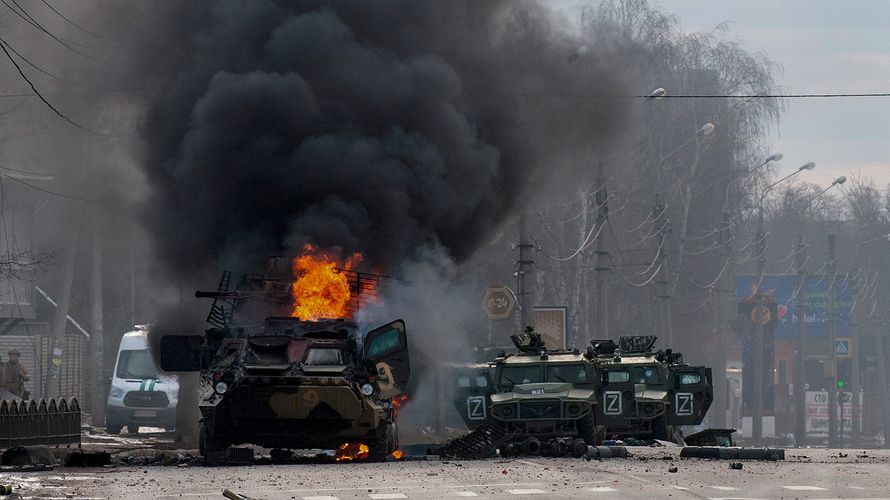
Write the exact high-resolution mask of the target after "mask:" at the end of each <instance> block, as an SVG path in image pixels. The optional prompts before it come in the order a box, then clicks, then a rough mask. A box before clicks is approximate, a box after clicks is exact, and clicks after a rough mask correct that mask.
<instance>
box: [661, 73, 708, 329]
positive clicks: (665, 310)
mask: <svg viewBox="0 0 890 500" xmlns="http://www.w3.org/2000/svg"><path fill="white" fill-rule="evenodd" d="M658 90H659V89H656V92H657V91H658ZM714 128H715V127H714V124H713V123H711V122H708V123H705V124H704V125H702V126H701V127H700V128H699V129H698V130H696V131H695V134H693V135H692V137H690V138H689V139H686V140H685V141H683V142H682V143H681V144H680V145H679V146H677V147H676V148H674V149H673V151H671V152H670V153H668V154H666V155H664V156H662V157H661V159H660V160H658V163H657V164H656V166H655V205H654V206H653V207H652V221H653V223H654V224H658V252H657V254H656V256H655V259H656V261H657V262H658V268H657V269H658V270H657V271H656V272H657V273H658V274H660V275H661V276H660V277H659V279H658V280H657V281H656V284H657V285H658V286H659V291H658V292H657V295H656V299H659V301H660V302H661V306H660V307H659V309H660V311H661V313H660V314H659V318H660V322H661V326H662V328H664V332H665V345H667V346H671V344H672V343H673V339H674V334H673V319H672V318H671V302H670V299H671V293H670V274H669V273H668V270H667V252H666V251H665V238H666V234H667V227H668V223H667V221H666V220H663V219H664V215H665V214H664V211H665V204H664V196H663V194H662V192H661V168H662V166H664V162H665V161H666V160H667V159H668V158H670V157H671V156H673V155H674V154H676V153H677V152H678V151H680V150H681V149H683V148H684V147H685V146H686V145H687V144H689V143H690V142H692V141H695V140H698V139H699V138H701V137H707V136H709V135H711V134H712V133H714Z"/></svg>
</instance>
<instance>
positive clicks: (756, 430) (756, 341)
mask: <svg viewBox="0 0 890 500" xmlns="http://www.w3.org/2000/svg"><path fill="white" fill-rule="evenodd" d="M815 167H816V164H815V163H813V162H809V163H806V164H804V165H801V166H800V167H799V168H798V169H797V170H795V171H794V172H791V173H790V174H788V175H786V176H785V177H782V178H781V179H779V180H777V181H776V182H773V183H772V184H770V185H768V186H767V187H766V188H764V190H763V191H762V192H761V193H760V199H759V201H758V212H757V253H758V257H757V281H756V283H755V287H754V313H753V317H752V319H753V320H754V335H753V337H752V339H751V344H752V346H751V347H752V349H751V353H752V356H751V357H752V360H751V364H752V365H754V366H753V369H754V402H753V403H754V404H753V406H754V408H753V411H752V414H753V415H752V419H751V420H752V422H751V437H752V439H753V440H754V444H760V441H761V439H763V388H764V382H763V376H764V372H765V371H766V370H765V369H764V364H763V325H764V318H765V317H764V314H763V307H764V306H763V294H761V293H760V286H761V285H762V283H763V273H764V267H766V256H765V254H766V233H765V232H764V230H763V200H764V198H766V195H767V193H769V192H770V190H771V189H772V188H774V187H775V186H777V185H778V184H780V183H782V182H785V181H786V180H788V179H790V178H792V177H794V176H795V175H797V174H799V173H801V172H803V171H805V170H812V169H814V168H815Z"/></svg>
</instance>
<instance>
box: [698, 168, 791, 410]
mask: <svg viewBox="0 0 890 500" xmlns="http://www.w3.org/2000/svg"><path fill="white" fill-rule="evenodd" d="M782 158H784V155H783V154H782V153H775V154H772V155H770V156H768V157H767V158H766V159H765V160H763V161H762V162H760V163H758V164H757V165H755V166H753V167H750V168H747V169H745V170H744V173H742V174H741V175H737V176H735V177H733V178H731V179H730V180H729V181H728V182H727V184H726V191H725V194H724V196H723V212H722V214H721V222H720V230H719V231H718V235H719V237H718V238H719V240H718V242H719V246H720V247H721V248H723V255H722V257H723V260H725V261H726V262H727V263H728V262H729V259H730V258H731V256H732V245H731V243H730V239H731V238H730V234H729V227H730V224H729V212H727V206H728V205H729V190H730V189H731V188H732V186H733V184H735V183H737V182H738V181H740V180H742V179H744V178H746V177H748V176H749V175H751V174H753V173H755V172H756V171H758V170H760V169H761V168H763V167H765V166H766V165H768V164H769V163H771V162H774V161H779V160H781V159H782ZM723 179H724V180H725V179H726V178H725V177H724V178H723ZM719 182H720V180H717V181H715V182H714V183H713V184H711V185H710V186H708V188H706V189H710V188H712V187H713V186H715V185H716V184H718V183H719ZM727 265H728V264H727ZM720 281H721V283H720V285H718V287H719V288H718V289H719V291H720V293H722V294H724V296H723V298H721V300H720V303H719V306H718V308H717V313H716V314H715V315H714V316H715V318H714V321H715V324H714V334H715V335H716V336H717V364H716V367H715V372H716V373H717V378H716V381H715V385H714V407H715V408H717V414H716V415H717V418H716V419H715V420H714V421H713V424H714V425H716V426H717V427H724V426H725V425H726V396H727V387H726V385H727V380H726V342H727V339H726V336H727V332H728V329H727V327H728V325H729V318H728V310H729V309H728V307H729V304H730V303H731V297H732V294H733V291H732V287H733V285H732V278H731V271H730V272H724V273H723V275H722V277H721V280H720Z"/></svg>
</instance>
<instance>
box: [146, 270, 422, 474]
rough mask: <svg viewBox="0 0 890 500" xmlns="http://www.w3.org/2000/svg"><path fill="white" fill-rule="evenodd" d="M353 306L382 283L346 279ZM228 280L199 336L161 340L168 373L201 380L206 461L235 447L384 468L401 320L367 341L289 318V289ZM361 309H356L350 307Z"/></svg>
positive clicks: (280, 281) (401, 368) (260, 279)
mask: <svg viewBox="0 0 890 500" xmlns="http://www.w3.org/2000/svg"><path fill="white" fill-rule="evenodd" d="M336 272H337V273H343V276H342V278H344V280H346V282H347V285H348V286H349V287H350V288H351V289H352V291H353V292H354V295H353V297H355V298H357V297H358V296H359V295H360V294H361V291H362V289H363V287H364V288H365V289H370V288H371V286H370V285H369V283H370V281H369V280H371V281H373V280H376V279H378V278H379V277H374V276H372V275H359V274H358V273H354V272H351V271H346V270H342V269H340V270H336ZM231 279H232V277H231V274H230V273H224V274H223V278H222V280H221V283H220V286H219V290H218V291H216V292H197V293H196V296H198V297H207V298H212V299H213V304H212V306H211V310H210V314H209V316H208V318H207V321H208V322H209V323H210V324H211V325H212V328H209V329H208V330H207V331H206V333H205V334H204V335H203V336H177V335H168V336H164V337H163V338H162V339H161V365H162V368H163V369H164V370H165V371H172V372H180V371H200V374H201V389H200V390H201V394H200V403H199V407H200V411H201V429H200V452H201V454H202V455H203V456H204V458H205V461H207V462H209V463H214V462H219V461H222V460H223V459H224V457H225V451H226V450H227V448H228V447H229V446H231V445H238V444H243V443H251V444H255V445H259V446H263V447H267V448H273V449H310V448H319V449H340V450H344V449H347V448H348V449H349V450H351V451H350V457H349V458H360V459H363V458H366V459H370V460H376V461H381V460H384V459H386V457H387V456H388V455H390V454H392V453H393V452H394V451H396V450H397V448H398V434H397V430H396V423H395V414H396V411H397V405H398V403H399V402H400V401H401V400H402V399H401V398H404V397H405V396H404V391H405V388H406V385H407V383H408V378H409V375H410V367H409V358H408V348H407V336H406V330H405V323H404V322H403V321H402V320H396V321H392V322H391V323H388V324H386V325H383V326H380V327H379V328H375V329H373V330H371V331H369V332H367V333H366V334H365V335H364V337H362V336H361V332H360V331H359V328H358V326H357V325H356V324H355V323H353V322H351V321H349V320H347V319H343V318H333V319H329V318H314V319H303V318H298V317H293V316H284V315H270V316H265V317H264V319H261V320H259V321H256V320H254V318H257V317H262V316H260V315H261V314H263V313H267V312H269V311H272V312H275V311H282V310H283V311H284V312H291V303H292V290H291V287H292V286H293V280H291V279H286V278H284V277H282V275H280V274H277V275H274V274H273V275H269V274H266V275H245V276H244V277H243V278H242V279H241V281H240V282H239V284H238V285H237V286H235V287H234V288H233V289H230V288H229V283H230V281H231ZM354 305H355V304H353V306H354Z"/></svg>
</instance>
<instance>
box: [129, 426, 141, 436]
mask: <svg viewBox="0 0 890 500" xmlns="http://www.w3.org/2000/svg"><path fill="white" fill-rule="evenodd" d="M127 433H129V434H139V426H138V425H133V424H127Z"/></svg>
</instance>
